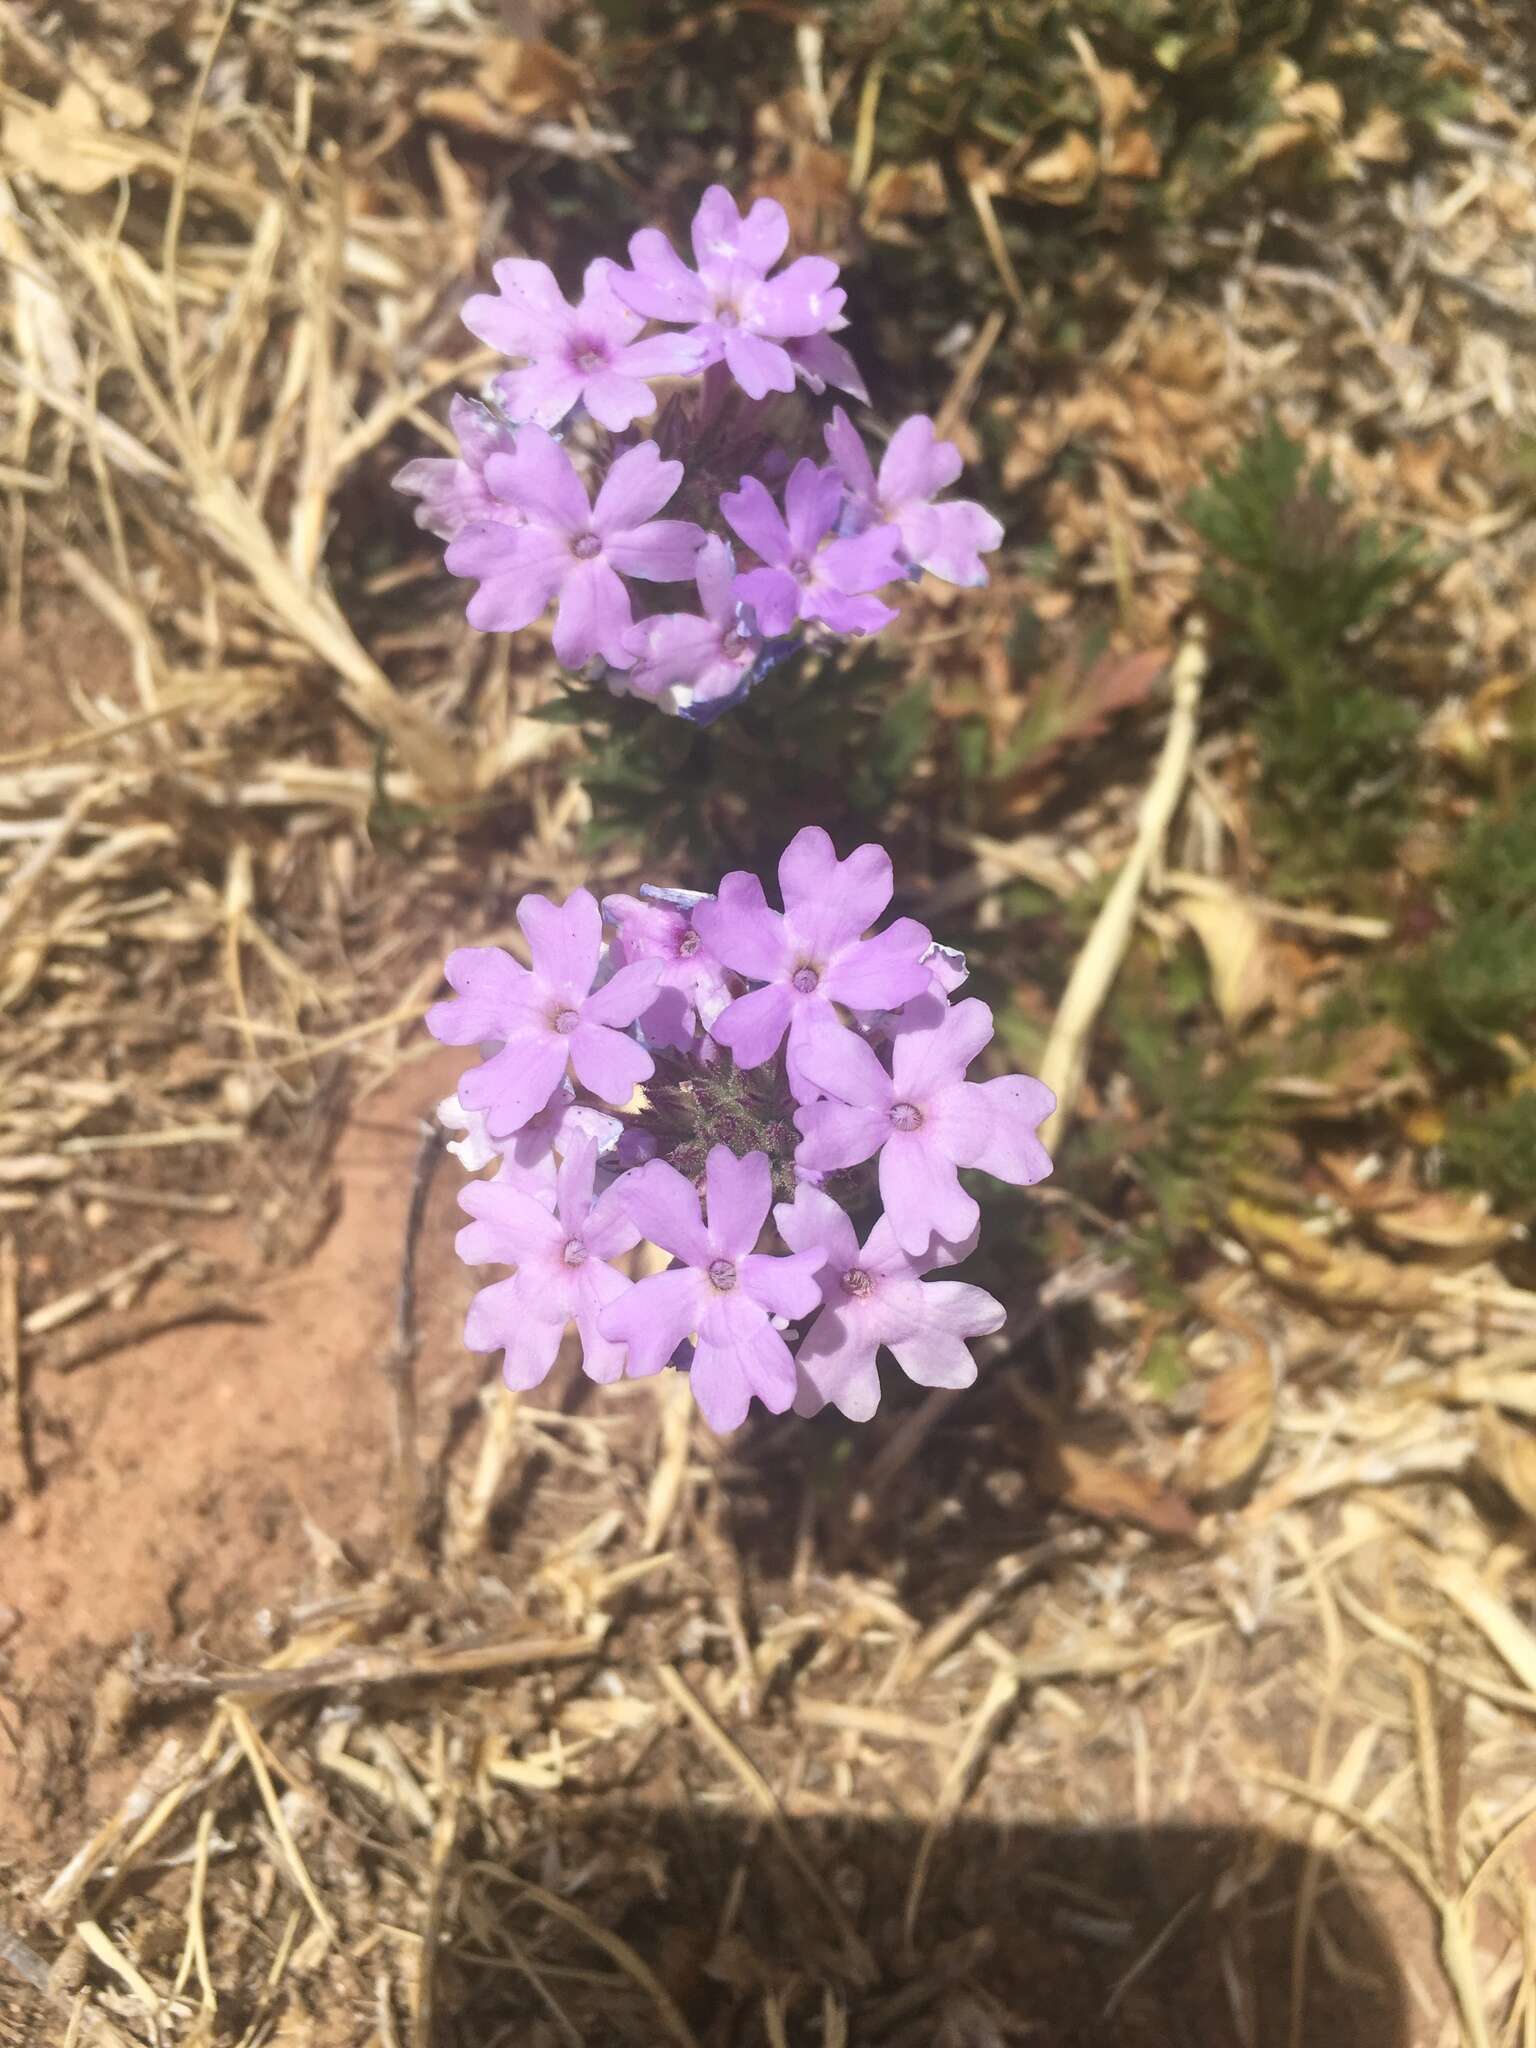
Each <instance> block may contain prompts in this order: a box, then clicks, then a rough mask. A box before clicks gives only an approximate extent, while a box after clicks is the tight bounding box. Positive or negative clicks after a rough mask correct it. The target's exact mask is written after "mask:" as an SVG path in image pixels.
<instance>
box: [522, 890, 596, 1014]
mask: <svg viewBox="0 0 1536 2048" xmlns="http://www.w3.org/2000/svg"><path fill="white" fill-rule="evenodd" d="M517 921H518V923H519V925H521V927H522V931H523V937H524V938H525V939H526V940H527V941H528V949H529V951H530V952H531V953H532V955H533V971H534V973H535V975H536V976H537V977H538V979H539V980H540V981H541V982H542V983H543V984H544V986H545V987H546V988H547V989H549V990H550V991H552V992H558V993H559V994H560V995H561V996H562V997H564V998H565V999H566V1000H567V1001H569V1002H571V1003H572V1004H577V1005H579V1004H580V1002H581V1000H582V998H583V997H584V996H585V995H586V993H587V990H588V989H589V988H591V986H592V983H593V981H594V979H595V978H596V975H597V962H598V956H599V955H600V954H601V952H602V950H603V913H602V911H601V910H599V908H598V905H597V898H596V897H595V896H594V895H593V894H592V891H591V890H590V889H573V890H572V891H571V893H570V895H569V896H567V897H566V899H565V901H564V902H563V903H551V902H550V900H549V898H548V897H547V896H537V895H528V896H524V897H523V899H522V900H521V902H520V903H519V904H518V906H517Z"/></svg>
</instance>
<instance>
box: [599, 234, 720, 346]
mask: <svg viewBox="0 0 1536 2048" xmlns="http://www.w3.org/2000/svg"><path fill="white" fill-rule="evenodd" d="M629 260H630V263H631V265H632V266H633V267H632V268H631V269H629V270H619V269H615V270H614V271H613V273H612V275H611V277H610V279H609V282H610V283H611V284H612V286H613V289H614V291H615V292H616V293H617V294H618V296H619V297H620V298H621V299H622V300H623V302H624V304H625V305H626V306H629V307H632V308H633V310H634V311H635V312H637V313H643V314H644V315H645V317H646V318H647V319H648V320H670V321H673V322H676V323H686V322H689V321H694V320H707V319H708V318H709V316H710V314H711V313H712V312H713V311H714V298H713V295H712V294H711V292H710V289H709V286H708V285H707V284H705V283H704V281H703V279H702V278H700V277H698V276H696V275H695V273H694V272H693V271H691V270H690V269H689V268H688V266H687V264H686V263H684V261H683V259H682V258H681V257H680V256H679V255H678V253H677V251H676V250H675V249H674V248H673V246H672V244H671V243H670V242H669V241H668V240H667V238H666V236H665V235H664V234H663V233H662V232H661V230H660V229H659V228H642V229H641V230H640V232H639V233H638V234H637V235H631V236H630V238H629Z"/></svg>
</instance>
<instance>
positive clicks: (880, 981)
mask: <svg viewBox="0 0 1536 2048" xmlns="http://www.w3.org/2000/svg"><path fill="white" fill-rule="evenodd" d="M931 943H932V941H931V938H930V936H929V933H928V930H927V928H926V926H924V925H920V924H919V923H918V922H917V920H916V918H912V917H899V918H897V920H896V922H895V923H894V924H893V925H888V926H887V927H886V929H885V930H884V931H883V932H876V933H875V935H874V937H873V938H869V939H865V940H863V941H862V942H861V943H860V944H859V945H857V946H855V947H853V948H852V950H851V951H849V952H848V953H845V954H844V956H843V957H842V959H841V960H834V961H833V963H832V965H831V966H830V967H829V968H828V969H827V971H826V974H825V976H824V977H823V979H822V987H823V988H824V989H825V990H826V992H827V994H828V995H829V996H830V997H831V999H832V1001H833V1002H834V1003H846V1004H847V1006H848V1008H849V1009H850V1010H895V1009H899V1008H900V1007H901V1005H902V1004H903V1003H906V1002H910V1001H911V999H912V998H913V997H914V996H920V995H922V994H923V992H924V990H925V989H928V988H930V987H931V986H932V984H933V976H932V974H931V973H930V971H929V969H928V967H927V966H926V964H925V963H924V960H923V955H924V954H925V953H926V952H927V950H928V947H929V945H930V944H931Z"/></svg>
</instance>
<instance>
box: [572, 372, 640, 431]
mask: <svg viewBox="0 0 1536 2048" xmlns="http://www.w3.org/2000/svg"><path fill="white" fill-rule="evenodd" d="M575 374H576V375H577V376H578V377H579V376H580V372H579V371H578V372H576V373H575ZM580 395H581V399H582V403H583V404H584V405H585V406H586V408H587V411H588V412H589V413H591V415H592V417H593V419H595V420H596V421H597V422H598V424H599V425H600V426H604V427H606V428H607V429H608V431H609V433H610V434H622V433H623V431H624V429H625V428H626V427H627V426H630V425H631V424H632V423H633V422H634V421H635V420H639V419H644V418H645V416H646V414H647V413H651V412H654V411H655V410H656V394H655V392H654V391H653V390H652V389H651V387H650V385H649V384H647V383H645V382H644V381H643V380H642V379H641V378H639V377H631V376H628V375H626V374H625V372H624V371H622V370H619V369H615V368H613V367H609V368H608V369H604V370H595V371H594V372H593V373H592V375H591V376H590V377H588V378H586V379H585V380H584V381H583V382H582V384H581V393H580Z"/></svg>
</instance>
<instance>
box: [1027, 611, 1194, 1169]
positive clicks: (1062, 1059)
mask: <svg viewBox="0 0 1536 2048" xmlns="http://www.w3.org/2000/svg"><path fill="white" fill-rule="evenodd" d="M1206 664H1207V653H1206V642H1205V630H1204V626H1203V624H1202V623H1201V621H1200V620H1198V619H1196V620H1194V621H1193V622H1192V623H1191V625H1190V628H1189V631H1188V634H1187V635H1186V638H1185V641H1184V645H1183V646H1182V647H1181V648H1180V649H1179V653H1178V656H1177V658H1176V659H1175V661H1174V664H1173V670H1172V674H1171V676H1170V679H1169V680H1170V684H1171V688H1172V693H1173V711H1172V715H1171V717H1170V718H1169V720H1168V731H1167V735H1166V736H1165V738H1164V740H1163V751H1162V754H1161V757H1160V758H1159V760H1158V764H1157V772H1156V774H1155V775H1154V776H1153V778H1152V783H1151V787H1150V788H1149V789H1148V791H1147V794H1146V799H1145V801H1144V802H1143V804H1142V807H1141V818H1140V822H1139V823H1138V825H1137V828H1136V840H1135V843H1134V845H1133V846H1132V848H1131V850H1130V853H1129V854H1128V855H1127V856H1126V861H1125V865H1124V866H1123V867H1122V868H1121V870H1120V872H1119V874H1118V875H1117V876H1116V877H1115V884H1114V887H1113V888H1112V889H1111V890H1110V892H1109V894H1108V896H1107V897H1106V898H1105V899H1104V905H1103V908H1102V909H1101V910H1100V912H1099V914H1098V916H1097V918H1095V920H1094V925H1093V929H1092V931H1091V932H1090V933H1089V934H1088V939H1087V943H1086V944H1085V945H1084V947H1083V950H1082V951H1081V952H1080V953H1079V954H1078V956H1077V960H1076V963H1075V965H1074V966H1073V969H1072V973H1071V977H1070V979H1069V980H1068V982H1067V986H1066V991H1065V993H1064V994H1063V996H1062V999H1061V1006H1060V1008H1059V1009H1058V1010H1057V1012H1056V1022H1055V1024H1054V1025H1053V1026H1052V1029H1051V1035H1050V1039H1049V1041H1048V1042H1047V1045H1046V1048H1045V1053H1044V1056H1043V1057H1042V1059H1041V1062H1040V1078H1041V1080H1042V1081H1044V1082H1045V1084H1046V1086H1047V1087H1048V1088H1051V1089H1053V1090H1054V1091H1055V1095H1056V1110H1055V1114H1054V1115H1052V1116H1050V1117H1048V1118H1047V1119H1046V1121H1045V1123H1044V1124H1043V1125H1042V1126H1041V1134H1042V1136H1043V1137H1045V1138H1046V1140H1047V1142H1049V1143H1053V1144H1056V1145H1060V1143H1061V1141H1062V1138H1063V1137H1064V1136H1065V1134H1066V1131H1067V1128H1068V1126H1069V1124H1070V1123H1071V1121H1072V1113H1073V1111H1074V1110H1075V1108H1076V1107H1077V1097H1078V1093H1079V1091H1080V1089H1081V1088H1082V1085H1083V1076H1084V1073H1085V1072H1086V1070H1087V1064H1088V1047H1089V1041H1090V1039H1091V1038H1092V1035H1093V1027H1094V1025H1095V1023H1096V1022H1097V1021H1098V1015H1099V1011H1100V1010H1101V1009H1102V1008H1103V1006H1104V1000H1105V998H1106V996H1107V995H1108V994H1109V991H1110V988H1111V986H1112V985H1113V983H1114V979H1115V976H1116V975H1117V974H1118V973H1119V971H1120V963H1121V962H1122V960H1124V958H1125V952H1126V948H1127V946H1128V945H1129V944H1130V938H1131V929H1132V926H1133V925H1134V923H1135V920H1136V906H1137V904H1138V903H1139V902H1140V900H1141V892H1142V889H1143V887H1144V885H1145V883H1146V879H1147V872H1148V870H1149V868H1150V867H1151V865H1152V863H1153V860H1154V859H1155V858H1156V857H1157V855H1158V853H1159V852H1160V851H1161V849H1162V845H1163V840H1164V838H1165V836H1166V835H1167V831H1168V827H1169V825H1170V824H1171V823H1172V821H1173V814H1174V812H1175V810H1176V809H1177V808H1178V803H1179V798H1180V797H1181V796H1182V795H1183V793H1184V784H1185V780H1186V779H1187V777H1188V775H1189V766H1190V761H1191V758H1192V757H1193V754H1194V747H1195V732H1196V728H1197V725H1198V722H1199V711H1200V692H1201V689H1202V687H1203V685H1204V682H1205V671H1206Z"/></svg>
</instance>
